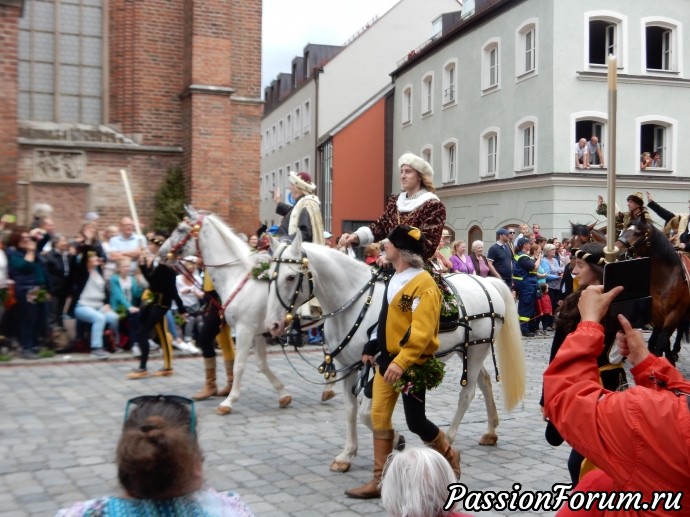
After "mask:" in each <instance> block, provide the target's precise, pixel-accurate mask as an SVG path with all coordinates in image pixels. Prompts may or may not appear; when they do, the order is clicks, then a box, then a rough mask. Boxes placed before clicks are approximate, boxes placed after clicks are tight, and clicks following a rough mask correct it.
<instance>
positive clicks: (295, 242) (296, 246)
mask: <svg viewBox="0 0 690 517" xmlns="http://www.w3.org/2000/svg"><path fill="white" fill-rule="evenodd" d="M290 247H291V248H292V249H293V250H295V252H297V251H300V250H301V249H302V232H300V231H299V230H298V231H297V232H295V237H294V238H293V239H292V242H291V243H290Z"/></svg>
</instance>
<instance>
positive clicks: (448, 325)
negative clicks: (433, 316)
mask: <svg viewBox="0 0 690 517" xmlns="http://www.w3.org/2000/svg"><path fill="white" fill-rule="evenodd" d="M436 278H437V280H436V281H437V283H438V284H439V285H438V287H439V289H440V290H441V297H442V304H443V305H451V310H450V311H449V313H448V312H447V314H446V315H444V314H443V312H442V313H441V315H440V318H439V325H438V331H439V333H443V332H452V331H454V330H456V329H457V328H458V327H461V326H462V327H465V328H466V329H467V330H472V328H471V327H470V326H469V325H468V324H467V323H465V322H464V321H460V293H459V292H458V290H457V289H456V288H455V286H454V285H453V284H452V283H450V282H449V281H448V279H447V278H446V277H444V276H441V275H438V276H437V277H436ZM447 293H450V294H451V296H447ZM453 309H455V310H453Z"/></svg>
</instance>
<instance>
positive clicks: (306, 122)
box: [302, 99, 311, 135]
mask: <svg viewBox="0 0 690 517" xmlns="http://www.w3.org/2000/svg"><path fill="white" fill-rule="evenodd" d="M309 131H311V99H308V100H306V101H304V104H303V108H302V133H303V134H305V135H306V134H307V133H309Z"/></svg>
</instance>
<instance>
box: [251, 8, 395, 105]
mask: <svg viewBox="0 0 690 517" xmlns="http://www.w3.org/2000/svg"><path fill="white" fill-rule="evenodd" d="M398 1H399V0H264V2H263V49H262V54H263V58H262V65H261V85H262V94H263V87H264V86H266V85H267V84H270V82H271V81H272V80H273V79H275V78H276V76H277V75H278V73H280V72H287V73H290V67H291V66H292V59H293V58H294V57H296V56H301V55H302V52H303V50H304V47H305V46H306V45H307V43H317V44H318V43H320V44H324V45H342V44H343V43H345V41H346V40H347V39H348V38H350V36H352V35H353V34H354V33H356V32H357V31H358V30H359V29H360V28H361V27H363V26H364V25H366V23H367V22H368V21H370V20H371V19H372V18H374V17H375V16H376V15H378V16H381V15H383V14H384V13H385V12H387V11H388V10H389V9H390V8H391V7H392V6H393V5H395V4H396V3H397V2H398Z"/></svg>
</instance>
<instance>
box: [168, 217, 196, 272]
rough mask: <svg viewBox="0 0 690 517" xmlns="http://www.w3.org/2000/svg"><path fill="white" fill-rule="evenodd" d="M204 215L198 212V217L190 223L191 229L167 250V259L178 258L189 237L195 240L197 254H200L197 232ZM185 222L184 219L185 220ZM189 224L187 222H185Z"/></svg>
mask: <svg viewBox="0 0 690 517" xmlns="http://www.w3.org/2000/svg"><path fill="white" fill-rule="evenodd" d="M204 217H205V214H199V219H197V221H196V222H195V223H194V224H191V225H190V226H191V229H190V230H189V232H188V233H187V234H186V235H185V236H184V237H182V238H181V239H180V242H178V243H177V244H175V245H174V246H172V247H171V248H170V251H169V252H168V255H167V258H168V260H171V261H172V260H175V259H179V255H180V252H181V251H182V250H183V249H184V247H185V246H186V245H187V243H188V242H189V239H192V238H193V239H195V240H196V252H197V255H201V250H200V249H199V232H200V231H201V225H202V224H203V222H204ZM185 222H186V221H185ZM187 224H189V223H187Z"/></svg>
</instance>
